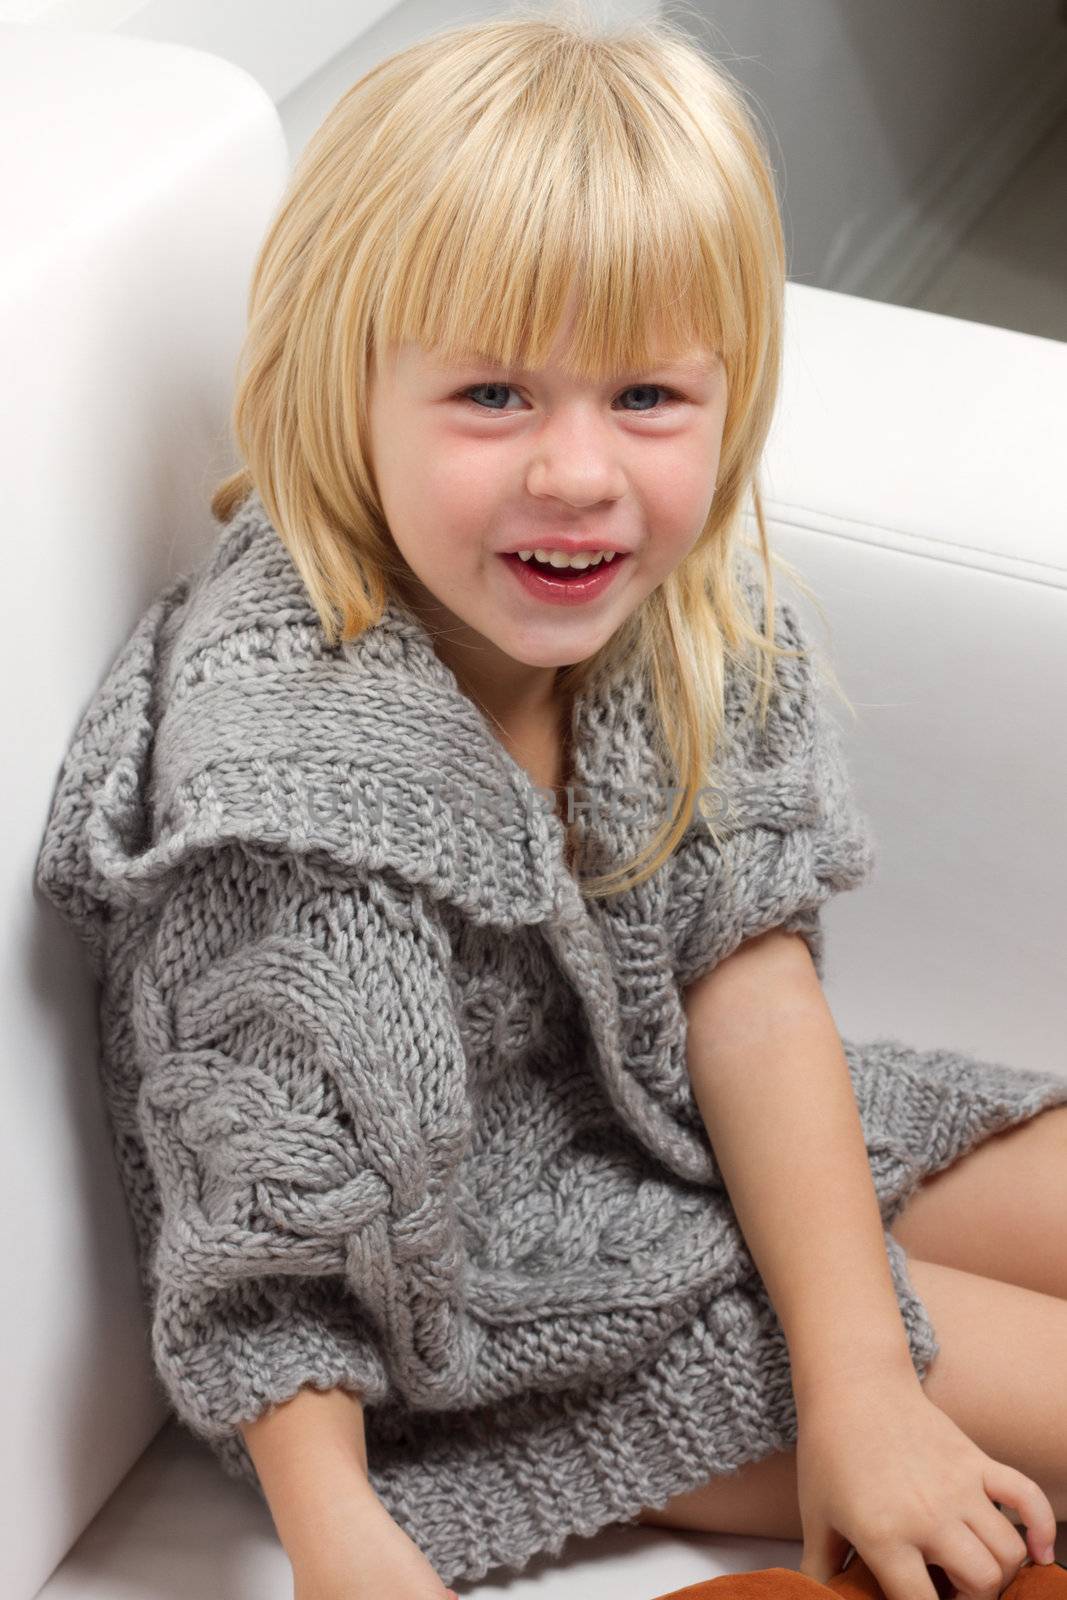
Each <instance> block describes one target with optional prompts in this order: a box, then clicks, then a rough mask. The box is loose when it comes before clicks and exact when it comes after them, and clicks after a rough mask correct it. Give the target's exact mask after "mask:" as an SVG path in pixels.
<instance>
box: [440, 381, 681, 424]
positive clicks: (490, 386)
mask: <svg viewBox="0 0 1067 1600" xmlns="http://www.w3.org/2000/svg"><path fill="white" fill-rule="evenodd" d="M480 390H481V391H486V390H488V391H490V392H491V391H493V390H496V391H497V393H498V395H499V394H501V393H507V392H508V391H509V390H510V391H512V392H514V389H513V386H512V385H511V384H510V383H501V382H499V381H498V382H496V383H476V384H473V385H472V386H471V387H470V388H469V389H464V390H463V391H462V392H461V395H460V398H461V399H463V400H467V399H469V398H470V396H472V395H475V394H477V393H478V392H479V391H480ZM622 393H623V394H630V395H633V394H638V395H640V394H643V395H645V396H646V397H647V396H649V395H657V394H659V395H669V396H670V400H669V401H668V404H671V403H673V402H674V401H677V400H680V399H681V396H680V395H679V394H677V393H676V392H675V390H673V389H668V388H665V387H664V385H663V384H661V383H635V384H632V385H631V386H630V388H629V389H624V390H623V391H622ZM470 404H471V405H472V406H476V407H477V409H478V410H479V411H501V410H503V409H504V408H503V407H502V406H495V405H482V403H481V401H479V400H473V399H472V400H470ZM623 409H624V410H628V411H630V412H631V415H633V416H641V415H642V414H644V413H646V412H653V411H662V410H664V409H665V408H664V406H662V405H644V406H638V407H637V408H636V409H633V408H631V407H629V406H626V407H624V408H623Z"/></svg>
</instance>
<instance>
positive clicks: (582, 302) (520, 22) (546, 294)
mask: <svg viewBox="0 0 1067 1600" xmlns="http://www.w3.org/2000/svg"><path fill="white" fill-rule="evenodd" d="M581 12H582V6H581V4H580V3H579V4H573V3H570V4H568V3H563V4H558V5H557V6H556V7H555V9H554V10H553V11H549V12H547V13H546V12H543V11H540V10H539V11H538V12H537V14H536V15H528V14H524V13H523V12H522V11H521V10H520V11H518V12H516V11H512V12H510V13H509V14H508V15H507V16H504V17H500V18H497V19H490V20H488V21H479V22H476V23H472V24H468V25H464V26H461V27H454V28H450V29H447V30H445V31H442V32H438V33H435V34H433V35H431V36H429V37H427V38H424V39H422V40H420V41H419V42H418V43H416V44H414V45H411V46H410V47H409V48H407V49H405V50H401V51H399V52H398V53H397V54H395V55H392V56H390V57H389V58H388V59H387V60H385V61H382V62H381V63H380V64H379V65H378V66H376V67H373V68H372V69H371V70H370V71H369V72H367V73H365V74H364V75H363V77H362V78H360V79H359V80H358V81H357V82H356V83H354V84H353V85H352V87H351V88H350V89H348V90H347V91H346V92H345V93H344V94H343V95H342V96H341V98H340V99H339V100H338V101H337V103H336V104H335V105H334V106H333V108H332V109H331V111H330V112H329V114H328V115H327V116H326V118H325V120H324V121H323V123H322V124H321V126H320V127H319V128H318V130H317V131H316V133H315V134H314V136H313V137H312V138H311V140H310V141H309V143H308V144H307V146H306V147H305V149H304V150H303V152H302V154H301V156H300V158H299V160H298V161H297V163H296V165H295V167H294V169H293V172H292V174H291V177H290V180H289V183H288V186H287V189H286V192H285V195H284V196H283V199H282V202H281V204H280V207H279V209H278V212H277V214H276V216H275V218H274V220H273V222H272V224H271V226H270V228H269V231H268V233H267V235H266V237H265V240H264V242H263V244H262V246H261V249H260V253H259V256H258V259H257V262H256V265H255V269H254V273H253V278H252V284H251V291H250V297H249V326H248V330H247V333H246V337H245V341H244V345H243V348H242V355H241V363H240V366H241V368H242V370H241V372H240V376H239V382H238V385H237V389H236V395H235V400H234V407H233V413H232V425H233V430H234V434H235V437H236V440H237V443H238V446H239V450H240V453H241V457H242V459H243V460H244V461H245V462H246V463H247V465H246V466H245V467H244V468H242V470H241V471H239V472H237V473H235V474H233V475H231V476H230V477H228V478H226V479H225V481H224V482H222V483H221V484H220V485H219V487H218V488H217V489H216V491H215V493H214V495H213V497H212V502H211V509H212V512H213V514H214V516H215V517H216V519H217V520H219V521H221V522H228V521H229V520H230V518H231V517H232V516H233V514H234V512H235V511H236V510H237V508H238V506H239V505H240V504H241V502H242V501H243V500H244V499H245V498H246V497H247V496H248V495H249V493H250V492H251V491H252V490H253V489H254V490H256V491H258V493H259V495H260V498H261V499H262V501H263V504H264V507H265V508H266V510H267V513H268V515H269V516H270V518H271V521H272V522H273V524H274V526H275V528H276V529H277V530H278V533H279V536H280V537H281V538H282V539H283V541H284V543H285V545H286V548H287V549H288V551H289V553H290V555H291V557H292V559H293V562H294V564H295V565H296V567H297V569H298V570H299V572H300V574H301V577H302V579H303V581H304V583H305V585H306V588H307V591H308V594H309V597H310V600H311V603H312V604H313V606H314V608H315V610H316V611H317V613H318V615H319V618H320V620H321V623H322V628H323V632H324V634H325V636H326V639H327V641H328V643H329V644H330V645H331V646H332V645H336V644H337V643H338V642H339V641H340V640H351V639H355V638H358V637H359V635H361V634H362V633H363V632H364V631H365V630H366V629H367V628H370V627H372V626H373V625H374V624H375V623H376V622H377V621H379V620H380V618H381V615H382V611H383V609H384V606H385V603H386V601H387V599H388V598H389V597H390V595H391V594H393V593H395V592H397V591H400V592H403V588H404V582H405V576H406V573H407V568H406V563H404V562H403V561H402V559H401V558H400V556H399V551H398V550H397V547H396V545H395V543H394V541H393V539H392V536H391V535H390V532H389V528H388V525H387V522H386V519H385V516H384V513H383V510H382V507H381V504H380V501H379V497H378V493H377V490H376V487H375V480H374V469H373V462H372V461H371V458H370V452H369V429H368V410H367V396H368V390H369V380H370V377H371V375H372V373H373V372H374V371H375V370H376V363H377V361H378V360H379V357H380V353H381V352H383V351H384V350H385V349H386V348H387V347H388V346H390V345H391V344H392V343H393V342H394V341H401V342H403V341H408V340H412V341H416V342H419V343H421V344H423V345H424V346H426V347H429V348H435V349H437V348H439V349H441V350H442V351H444V352H445V353H446V354H451V353H454V352H456V351H459V350H467V349H471V348H476V349H480V350H483V351H485V352H487V353H491V355H492V357H493V359H494V361H495V362H499V363H500V364H501V365H502V366H505V367H510V366H512V365H514V364H521V365H523V366H526V367H529V368H534V367H537V366H540V365H543V364H544V363H545V362H546V360H547V358H548V355H549V351H550V349H551V347H552V345H553V341H554V338H555V335H556V331H557V329H558V328H559V326H560V325H561V319H562V316H563V313H564V308H565V306H566V305H567V302H568V295H569V293H570V290H571V287H572V285H574V284H576V283H577V284H578V285H579V286H580V289H581V294H580V296H579V301H578V309H577V314H576V320H575V324H574V331H573V336H572V341H571V347H570V352H569V360H568V361H567V362H566V363H565V365H566V367H567V370H569V371H571V372H572V373H573V374H574V375H575V376H577V377H579V378H582V379H589V380H599V379H600V378H601V377H602V376H603V375H604V374H607V373H613V372H620V371H639V370H641V369H642V368H645V367H647V366H648V365H649V364H650V361H651V359H652V357H653V355H654V354H655V355H657V356H660V355H664V354H672V355H673V354H677V353H681V352H683V351H687V350H688V349H689V348H691V347H692V345H693V344H694V343H695V344H697V345H698V346H700V347H703V348H704V349H707V350H713V351H717V352H719V353H720V354H721V356H722V359H723V363H724V368H725V375H726V381H727V384H728V410H727V415H726V420H725V426H724V432H723V440H722V450H721V457H720V464H719V476H718V484H717V488H716V491H715V494H714V497H713V500H712V504H711V508H710V511H709V513H708V517H707V520H706V522H705V525H704V527H703V528H702V529H701V531H700V534H699V537H698V538H697V540H696V543H695V544H694V546H693V548H692V550H691V551H690V553H689V554H688V555H687V556H686V558H685V559H684V560H683V561H682V562H681V563H680V564H679V565H678V566H677V567H676V568H675V569H674V571H672V572H671V573H670V574H669V576H668V577H667V578H666V579H665V580H664V581H663V582H662V584H660V585H659V586H658V588H657V589H656V590H654V591H653V593H652V594H650V595H649V596H648V597H647V599H646V600H645V601H644V602H643V604H642V605H641V606H640V607H638V609H637V610H636V611H635V612H634V613H633V615H632V616H630V617H629V618H627V620H626V622H625V623H624V624H623V625H622V626H621V627H620V628H619V630H618V631H617V632H616V634H615V635H614V636H613V637H612V638H611V639H610V640H609V641H608V642H607V643H606V644H605V645H604V646H603V647H602V648H601V649H600V650H599V651H598V652H597V653H596V654H595V655H594V656H592V657H590V658H589V659H588V660H586V661H582V662H579V663H576V664H574V665H570V666H566V667H561V668H560V669H559V672H558V675H557V687H558V689H559V691H560V692H561V693H562V694H564V695H567V696H569V695H571V694H572V693H574V692H577V691H580V690H584V689H586V688H588V687H589V686H591V685H592V684H593V683H594V681H595V682H596V683H598V684H599V683H603V682H607V683H610V682H611V681H612V679H613V678H614V676H615V674H616V673H618V672H620V671H621V670H622V668H623V667H624V666H627V667H628V669H629V668H632V667H633V666H634V665H636V667H637V669H638V671H641V670H642V669H643V671H644V673H645V674H646V677H645V680H644V681H646V682H647V683H648V685H649V688H650V703H651V706H652V707H653V708H654V711H653V716H652V722H653V724H654V727H653V729H652V734H653V737H654V739H655V741H656V744H657V748H658V750H659V752H660V755H661V756H662V757H663V758H664V759H665V760H666V761H667V762H668V771H669V775H670V780H671V783H672V784H673V785H675V786H676V787H677V790H678V794H677V797H676V803H675V807H674V810H673V814H672V815H671V816H668V817H667V819H666V821H665V823H664V824H663V825H662V826H661V827H659V828H658V829H657V830H656V831H655V833H654V835H653V837H652V839H651V841H650V842H646V845H645V848H644V849H642V851H641V852H640V854H639V855H638V856H637V857H636V858H635V859H634V860H633V861H629V862H624V863H623V864H622V865H621V866H618V867H617V868H616V870H615V871H614V872H612V873H609V874H607V875H605V876H602V877H598V878H593V879H591V880H588V881H586V882H585V883H583V884H582V890H583V893H585V894H586V895H587V896H588V897H590V898H594V897H599V896H601V895H607V894H613V893H618V892H620V891H621V890H622V889H628V888H631V887H634V886H636V885H637V884H638V883H641V882H643V881H644V880H645V879H646V878H648V877H649V876H651V874H652V873H654V872H655V871H656V870H657V869H658V868H659V867H660V866H661V865H662V863H663V862H664V861H665V860H666V859H667V857H668V856H670V855H671V854H672V852H673V850H674V848H675V846H676V845H677V843H678V842H679V840H680V839H681V837H682V835H683V834H684V833H685V831H686V829H687V827H688V826H689V825H690V821H691V819H694V818H697V817H701V818H702V820H703V821H704V823H705V824H706V826H707V827H708V829H709V831H710V832H711V834H712V836H713V837H714V838H715V840H716V843H717V844H719V845H720V848H721V841H720V836H719V834H718V833H717V831H716V829H715V827H714V825H713V823H712V822H711V821H710V820H709V819H708V818H707V817H706V816H705V815H703V813H702V810H701V807H700V806H699V805H698V804H697V803H696V802H697V796H698V795H699V794H700V791H701V790H702V788H703V787H704V786H705V785H706V784H708V783H709V781H712V778H713V761H714V758H715V756H716V755H717V753H718V751H719V748H720V745H721V744H722V743H724V742H726V731H725V730H726V714H725V709H724V707H725V690H726V683H727V670H728V666H730V665H732V666H734V667H736V668H737V669H738V670H739V671H742V672H745V673H749V674H750V675H751V676H752V677H753V678H754V680H755V682H756V686H757V694H758V701H759V725H760V728H761V730H762V729H763V727H764V725H765V721H766V716H767V707H768V703H769V700H770V697H771V694H772V692H773V689H774V674H775V660H776V658H777V657H779V656H783V655H785V656H796V655H798V654H799V652H797V651H795V650H789V649H787V648H785V647H784V646H781V645H779V644H777V643H776V641H775V636H774V612H775V607H774V575H773V570H772V568H773V566H774V565H775V564H777V565H778V566H780V567H781V568H782V569H783V570H784V571H786V572H787V574H788V575H789V576H791V577H792V578H793V579H794V581H796V582H797V583H798V585H799V586H800V588H802V589H803V590H804V591H805V592H806V593H808V594H809V595H810V593H811V591H810V590H809V589H808V587H807V585H806V584H804V582H803V580H802V579H801V578H800V577H799V575H798V574H797V573H796V571H795V569H793V568H791V567H790V566H789V564H788V563H786V562H784V561H783V560H782V558H781V557H780V556H778V555H776V554H772V552H771V551H770V548H769V545H768V541H767V531H766V525H765V521H764V514H763V505H762V500H761V495H760V490H759V485H758V482H757V479H758V473H759V467H760V461H761V457H762V453H763V449H764V445H765V442H766V439H767V435H768V432H769V430H770V426H771V421H772V417H773V413H774V408H775V404H776V400H777V394H778V386H779V381H780V364H781V355H782V338H783V313H784V288H785V249H784V243H783V238H782V228H781V221H780V217H779V211H778V204H777V198H776V194H775V187H774V180H773V176H772V171H771V167H770V162H769V158H768V153H767V149H766V146H765V143H764V140H763V137H762V135H761V133H760V131H759V127H758V124H757V122H756V121H755V119H754V118H753V117H752V116H751V114H750V113H749V111H748V109H747V106H746V103H745V101H744V98H743V94H742V90H741V89H740V88H739V86H738V85H737V84H736V83H735V82H734V81H733V79H732V78H731V77H730V76H729V75H728V74H727V72H726V71H725V69H724V68H723V67H721V66H720V65H719V64H717V63H716V62H714V61H713V60H711V59H709V58H708V57H706V56H705V55H704V54H702V53H701V52H700V51H699V50H698V49H696V48H695V47H694V45H693V44H691V43H690V42H689V40H688V38H687V37H686V35H685V34H684V33H683V32H682V31H681V30H680V29H679V28H677V27H675V25H673V24H672V23H669V22H667V21H665V20H664V19H663V18H662V17H661V18H659V19H657V20H650V21H645V22H639V23H632V24H629V25H627V26H626V27H624V28H621V29H616V30H605V29H603V28H601V27H599V26H598V25H595V24H593V23H592V22H590V21H588V20H587V19H584V18H583V17H582V15H581ZM749 493H751V496H752V503H753V509H754V514H755V521H756V526H757V529H758V535H759V537H758V545H757V546H756V547H753V546H752V545H751V544H750V543H749V541H748V540H747V539H746V538H745V537H744V535H743V518H744V502H745V498H746V496H747V495H748V494H749ZM742 547H743V548H748V549H752V548H758V552H759V555H760V557H761V559H762V564H763V575H764V586H763V602H764V604H763V609H764V623H763V631H762V632H761V631H760V630H759V629H758V628H757V627H756V625H755V617H754V614H753V612H752V610H751V609H750V607H749V605H748V603H747V599H746V595H745V588H744V584H743V583H742V581H741V579H740V575H739V572H738V569H737V555H738V551H739V549H740V548H742ZM813 598H814V597H813ZM816 604H818V602H817V601H816ZM749 656H752V657H754V659H755V661H756V667H755V668H754V669H753V668H752V667H751V666H750V665H749V661H748V657H749ZM839 692H840V691H839ZM750 708H751V702H750Z"/></svg>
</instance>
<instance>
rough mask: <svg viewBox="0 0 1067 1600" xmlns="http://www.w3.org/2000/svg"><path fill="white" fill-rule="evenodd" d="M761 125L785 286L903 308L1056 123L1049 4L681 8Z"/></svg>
mask: <svg viewBox="0 0 1067 1600" xmlns="http://www.w3.org/2000/svg"><path fill="white" fill-rule="evenodd" d="M663 10H664V12H665V14H667V15H670V16H673V17H675V18H676V20H678V21H680V22H682V23H684V24H685V25H686V26H687V28H688V29H689V31H690V32H691V33H692V34H693V36H694V38H696V39H697V40H698V41H699V42H701V43H702V44H704V45H705V46H706V47H707V48H708V49H709V50H710V51H711V52H712V54H714V55H716V56H717V57H719V58H720V59H721V60H722V61H723V62H724V63H725V64H726V65H727V66H728V67H729V68H730V70H731V72H733V73H734V75H735V76H736V77H738V78H739V79H740V80H741V81H742V82H743V83H744V84H745V86H746V88H747V89H748V90H749V91H750V96H751V102H750V103H753V108H754V109H755V110H756V111H757V112H759V113H760V115H761V120H762V121H763V122H764V124H765V125H768V126H769V127H770V129H771V132H770V139H771V149H772V153H773V155H774V159H775V166H776V168H777V170H778V173H779V193H780V194H782V196H783V211H784V213H785V222H786V238H787V242H788V246H789V258H790V277H792V278H794V279H797V280H799V281H801V282H804V283H810V284H814V285H816V286H818V287H820V288H826V289H838V290H842V291H844V292H846V293H853V294H862V295H864V296H866V297H868V298H871V299H879V300H893V301H896V302H898V303H901V304H910V303H912V300H913V297H914V296H915V295H916V294H917V293H918V291H919V289H920V287H921V286H922V285H923V284H924V283H925V281H926V279H927V278H928V277H929V276H931V275H932V273H933V272H934V271H935V270H936V268H937V267H938V266H939V265H940V263H941V261H942V260H943V258H944V256H945V255H946V254H948V253H949V252H950V251H951V250H952V248H953V247H954V245H955V243H956V241H957V239H958V238H960V237H961V236H962V233H963V232H965V231H966V229H967V228H968V227H969V226H970V225H971V223H972V222H973V220H974V219H975V218H976V217H977V216H978V215H979V214H980V213H981V211H982V210H984V208H985V206H986V205H987V204H988V203H989V201H990V200H991V199H992V197H993V195H994V194H995V193H996V191H997V189H998V188H999V187H1000V185H1001V184H1002V183H1003V182H1004V180H1005V179H1006V178H1007V177H1008V176H1009V175H1010V173H1011V172H1012V171H1013V170H1014V168H1015V167H1016V166H1017V165H1018V164H1019V163H1020V162H1021V161H1022V160H1023V159H1024V158H1025V156H1026V155H1027V154H1029V152H1030V151H1031V150H1032V149H1033V148H1034V147H1035V146H1036V145H1037V144H1038V143H1039V142H1040V140H1041V139H1042V138H1043V137H1044V135H1045V134H1046V133H1047V132H1048V131H1049V129H1050V128H1051V127H1052V126H1053V125H1054V124H1055V122H1056V121H1057V120H1058V119H1059V118H1060V117H1062V116H1063V115H1064V114H1065V113H1067V26H1065V23H1064V19H1063V11H1062V8H1061V7H1060V5H1059V4H1058V3H1057V0H1011V3H1010V4H1005V3H1004V0H937V3H936V4H933V5H931V4H930V0H892V3H891V4H888V5H887V4H886V3H885V0H790V3H789V4H788V5H782V4H771V3H765V4H758V5H757V4H753V3H752V0H687V3H686V4H685V5H684V6H679V7H678V8H677V9H676V8H675V7H674V6H672V5H671V4H670V3H669V0H668V4H667V5H665V6H664V7H663Z"/></svg>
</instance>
